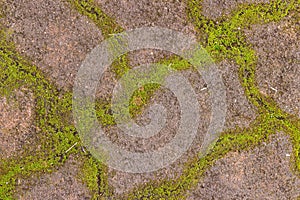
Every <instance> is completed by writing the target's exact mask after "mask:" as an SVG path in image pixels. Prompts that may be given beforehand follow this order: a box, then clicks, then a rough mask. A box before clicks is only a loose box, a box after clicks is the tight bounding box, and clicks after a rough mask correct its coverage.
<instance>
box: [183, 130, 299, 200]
mask: <svg viewBox="0 0 300 200" xmlns="http://www.w3.org/2000/svg"><path fill="white" fill-rule="evenodd" d="M291 152H292V148H291V144H290V141H289V138H288V137H287V136H286V135H284V134H283V133H280V134H275V135H273V136H272V137H271V139H270V141H269V142H267V143H263V144H262V145H260V146H259V147H256V148H255V149H253V150H250V151H243V152H231V153H229V154H227V155H226V157H224V158H222V159H220V160H218V161H217V162H216V163H215V165H214V166H213V167H212V168H211V169H209V170H208V171H207V172H205V175H204V176H205V177H204V179H203V180H201V181H200V182H199V184H198V186H197V188H196V189H194V190H192V191H190V194H189V197H188V198H187V199H188V200H194V199H203V200H209V199H224V200H225V199H226V200H227V199H296V197H298V196H299V195H300V190H299V188H300V179H299V177H297V176H296V175H295V174H293V172H292V171H291V168H290V159H291V157H290V156H291Z"/></svg>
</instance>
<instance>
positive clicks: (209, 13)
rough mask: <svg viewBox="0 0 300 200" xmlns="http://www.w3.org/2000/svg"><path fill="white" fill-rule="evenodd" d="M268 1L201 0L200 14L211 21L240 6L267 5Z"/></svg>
mask: <svg viewBox="0 0 300 200" xmlns="http://www.w3.org/2000/svg"><path fill="white" fill-rule="evenodd" d="M269 2H270V0H203V2H202V14H203V15H204V16H205V17H208V18H211V19H217V18H219V17H222V16H226V15H228V14H230V12H231V11H232V10H234V9H236V8H237V7H238V6H239V5H241V4H253V3H269Z"/></svg>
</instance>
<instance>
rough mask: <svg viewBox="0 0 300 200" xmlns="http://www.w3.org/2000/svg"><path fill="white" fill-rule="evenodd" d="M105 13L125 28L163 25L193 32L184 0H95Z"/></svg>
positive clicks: (185, 31) (184, 31)
mask: <svg viewBox="0 0 300 200" xmlns="http://www.w3.org/2000/svg"><path fill="white" fill-rule="evenodd" d="M95 2H97V3H99V5H100V6H101V8H102V9H103V11H104V12H105V13H107V14H108V15H110V16H112V17H113V18H115V19H116V21H117V22H118V23H119V24H120V25H121V26H122V27H124V28H125V29H133V28H138V27H143V26H161V27H166V28H170V29H174V30H177V31H181V32H183V33H193V32H194V29H193V26H192V25H191V24H190V23H188V22H187V21H188V20H187V17H186V11H185V8H186V5H185V3H184V1H177V0H162V1H155V0H150V1H149V0H130V1H129V0H121V1H119V0H95Z"/></svg>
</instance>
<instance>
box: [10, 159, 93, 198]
mask: <svg viewBox="0 0 300 200" xmlns="http://www.w3.org/2000/svg"><path fill="white" fill-rule="evenodd" d="M80 167H82V165H81V163H80V162H79V161H78V160H77V159H75V158H74V157H70V158H69V159H68V160H67V161H66V163H65V164H64V165H63V166H62V167H59V168H58V169H56V170H55V171H54V172H52V173H51V174H42V175H38V176H37V175H36V176H35V175H34V174H33V175H31V177H30V178H28V179H19V180H18V181H17V191H18V193H17V194H16V196H15V198H17V199H22V200H23V199H24V200H28V199H30V200H40V199H44V200H53V199H55V200H65V199H68V200H69V199H70V200H71V199H72V200H77V199H78V200H88V199H91V194H90V193H89V191H88V189H87V187H86V186H85V185H84V184H83V183H82V182H81V181H80V180H79V179H78V171H79V170H80Z"/></svg>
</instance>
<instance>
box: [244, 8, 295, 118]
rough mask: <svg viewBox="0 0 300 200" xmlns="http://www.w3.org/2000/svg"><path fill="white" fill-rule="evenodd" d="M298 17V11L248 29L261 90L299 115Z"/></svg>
mask: <svg viewBox="0 0 300 200" xmlns="http://www.w3.org/2000/svg"><path fill="white" fill-rule="evenodd" d="M297 19H298V20H297ZM299 19H300V15H299V13H298V14H294V16H289V17H286V18H285V19H284V20H282V21H281V22H277V23H269V24H265V25H256V26H252V29H251V30H248V31H247V32H246V34H247V37H248V40H249V42H251V43H252V44H253V46H254V49H255V51H256V52H257V56H258V66H257V71H256V77H257V78H256V79H257V82H258V85H259V89H260V91H261V92H262V93H263V94H265V95H268V96H271V97H272V98H274V99H275V101H276V102H277V103H278V104H279V106H280V108H282V109H283V110H284V111H286V112H289V113H291V114H294V115H296V116H300V110H299V107H300V29H299V27H300V24H299Z"/></svg>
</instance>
